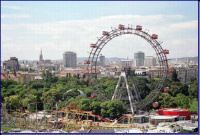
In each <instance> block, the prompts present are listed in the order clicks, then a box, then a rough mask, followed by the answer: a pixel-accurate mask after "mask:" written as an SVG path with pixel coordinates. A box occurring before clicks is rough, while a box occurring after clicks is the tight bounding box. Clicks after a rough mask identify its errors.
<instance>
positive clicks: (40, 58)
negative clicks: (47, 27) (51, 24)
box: [39, 49, 44, 64]
mask: <svg viewBox="0 0 200 135" xmlns="http://www.w3.org/2000/svg"><path fill="white" fill-rule="evenodd" d="M39 63H40V64H42V63H44V59H43V56H42V49H41V51H40V57H39Z"/></svg>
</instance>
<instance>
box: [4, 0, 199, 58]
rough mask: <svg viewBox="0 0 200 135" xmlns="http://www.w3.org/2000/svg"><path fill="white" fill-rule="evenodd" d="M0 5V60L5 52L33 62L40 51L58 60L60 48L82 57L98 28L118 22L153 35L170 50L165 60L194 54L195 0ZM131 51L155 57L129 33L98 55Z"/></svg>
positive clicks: (108, 28) (121, 54) (130, 53)
mask: <svg viewBox="0 0 200 135" xmlns="http://www.w3.org/2000/svg"><path fill="white" fill-rule="evenodd" d="M1 3H2V5H1V10H2V11H1V12H2V13H1V19H2V22H1V29H2V33H1V38H2V42H1V49H2V53H1V60H7V59H9V58H10V57H11V56H16V57H18V59H19V60H20V59H27V60H38V56H39V54H40V49H42V50H43V55H44V57H45V59H52V60H55V59H62V54H63V53H64V52H65V51H74V52H76V53H77V56H78V57H88V55H89V53H88V52H90V50H91V49H90V47H89V45H90V44H91V43H96V41H97V37H101V36H102V31H104V30H106V31H111V30H112V29H111V27H112V28H117V27H118V24H124V25H125V26H128V24H129V25H132V26H133V27H135V26H136V25H142V26H143V29H144V30H145V29H148V30H150V31H149V32H148V33H150V34H154V33H155V34H158V41H163V44H162V47H163V48H164V49H168V50H169V51H170V54H169V55H168V58H179V57H195V56H198V20H197V19H198V13H197V12H196V11H197V6H196V2H186V1H184V2H183V1H182V2H170V1H166V2H137V1H132V2H127V1H126V2H105V1H104V2H100V1H99V2H86V1H85V2H67V1H65V2H61V1H60V2H53V1H51V2H42V1H38V2H19V1H18V2H1ZM141 7H142V8H141ZM180 7H181V8H180ZM137 51H143V52H145V55H146V56H148V55H149V56H155V52H154V50H153V49H152V47H151V46H150V45H149V44H148V43H147V42H146V41H144V40H142V39H141V38H140V37H137V36H134V35H126V36H120V37H118V38H115V39H114V40H112V41H110V42H109V43H108V45H107V46H106V47H105V49H103V51H102V54H104V55H105V56H106V57H107V58H108V57H121V58H127V57H128V58H133V54H134V52H137Z"/></svg>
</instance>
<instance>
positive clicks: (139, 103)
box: [84, 24, 173, 114]
mask: <svg viewBox="0 0 200 135" xmlns="http://www.w3.org/2000/svg"><path fill="white" fill-rule="evenodd" d="M126 34H133V35H136V36H139V37H141V38H142V39H144V40H146V41H147V42H148V43H149V44H150V45H151V46H152V48H153V49H154V51H155V52H156V55H157V58H158V61H159V66H160V71H159V78H160V79H159V82H158V83H157V85H156V87H155V89H154V90H153V91H152V92H151V93H150V94H149V95H148V96H146V98H145V99H141V97H140V94H139V90H138V89H137V86H136V83H135V82H134V79H133V75H132V74H131V72H130V67H125V69H124V71H122V72H121V75H120V76H119V80H118V83H117V85H116V88H115V91H114V94H113V96H112V98H110V97H107V96H106V95H105V94H103V93H102V92H101V90H100V89H99V88H98V87H97V81H96V80H97V74H96V67H97V65H96V64H97V59H98V57H99V54H100V52H101V51H102V49H103V48H104V46H105V45H106V44H107V43H108V42H109V41H110V40H112V39H114V38H115V37H118V36H120V35H126ZM157 39H158V35H156V34H152V35H150V34H149V33H147V32H146V31H142V26H140V25H137V26H136V28H132V26H131V27H129V26H128V27H125V26H124V25H122V24H119V26H118V29H113V30H112V31H110V32H108V31H103V32H102V37H100V38H98V40H97V42H96V43H95V44H91V45H90V48H91V49H92V50H91V52H90V54H89V57H88V60H85V61H84V64H86V65H87V69H88V75H87V77H86V78H85V82H88V83H89V84H90V85H91V86H92V87H93V94H92V95H91V97H92V98H95V97H97V98H99V99H100V100H103V101H106V100H113V99H119V100H123V99H124V98H128V101H129V104H125V106H126V107H127V108H130V112H131V113H132V114H135V113H138V111H140V110H143V109H144V108H145V107H146V106H147V105H148V104H150V103H152V102H153V107H154V108H157V107H158V106H159V103H158V102H156V101H155V100H156V98H157V97H158V96H159V94H160V93H161V92H169V87H166V86H165V85H166V84H165V79H167V76H168V73H172V72H173V71H171V70H169V68H168V59H167V56H166V54H169V50H167V49H163V48H162V46H161V42H158V41H157ZM94 74H96V76H94ZM129 77H130V78H131V83H132V86H131V85H130V84H129V82H128V78H129ZM122 78H123V80H124V84H123V86H125V89H126V90H125V91H126V92H125V91H119V90H118V89H119V87H120V84H121V81H122ZM131 87H132V88H131ZM131 89H133V90H134V92H132V91H131ZM124 92H125V93H126V95H124V94H123V93H124ZM118 95H120V96H118Z"/></svg>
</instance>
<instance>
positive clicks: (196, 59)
mask: <svg viewBox="0 0 200 135" xmlns="http://www.w3.org/2000/svg"><path fill="white" fill-rule="evenodd" d="M171 60H178V61H186V57H183V58H172V59H171ZM188 61H195V62H198V57H188Z"/></svg>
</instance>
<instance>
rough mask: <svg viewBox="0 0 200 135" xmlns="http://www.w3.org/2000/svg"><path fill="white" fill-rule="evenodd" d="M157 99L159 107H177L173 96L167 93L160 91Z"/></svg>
mask: <svg viewBox="0 0 200 135" xmlns="http://www.w3.org/2000/svg"><path fill="white" fill-rule="evenodd" d="M158 99H159V104H160V108H167V107H177V104H176V101H175V99H174V97H172V96H170V95H169V93H162V94H161V96H159V98H158Z"/></svg>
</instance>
